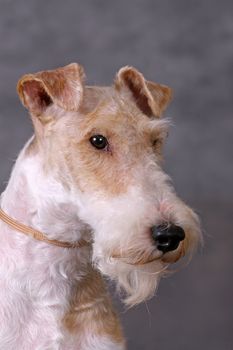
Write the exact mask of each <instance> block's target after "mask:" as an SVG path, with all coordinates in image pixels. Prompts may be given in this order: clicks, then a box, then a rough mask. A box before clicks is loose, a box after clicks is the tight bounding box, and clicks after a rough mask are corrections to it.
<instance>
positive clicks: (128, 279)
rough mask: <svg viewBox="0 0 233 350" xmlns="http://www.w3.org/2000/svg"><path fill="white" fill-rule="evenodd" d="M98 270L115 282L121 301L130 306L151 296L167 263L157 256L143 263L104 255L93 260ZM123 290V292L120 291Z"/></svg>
mask: <svg viewBox="0 0 233 350" xmlns="http://www.w3.org/2000/svg"><path fill="white" fill-rule="evenodd" d="M95 264H96V267H97V268H98V269H99V270H100V272H101V273H102V274H103V275H105V276H107V277H109V278H110V279H111V280H113V281H114V282H115V283H116V286H117V290H118V292H120V295H122V294H123V298H122V299H123V302H124V303H125V305H126V306H128V307H132V306H134V305H136V304H139V303H141V302H143V301H146V300H148V299H150V298H152V297H153V295H154V294H155V291H156V289H157V286H158V283H159V280H160V277H161V276H162V275H163V273H165V271H166V268H167V265H166V264H164V263H163V262H162V261H161V260H160V259H159V258H156V259H154V260H153V261H151V262H148V263H143V264H134V263H133V262H131V263H129V262H124V261H122V259H117V258H112V257H109V258H108V259H107V258H106V256H105V257H104V258H99V259H96V260H95ZM122 292H123V293H122Z"/></svg>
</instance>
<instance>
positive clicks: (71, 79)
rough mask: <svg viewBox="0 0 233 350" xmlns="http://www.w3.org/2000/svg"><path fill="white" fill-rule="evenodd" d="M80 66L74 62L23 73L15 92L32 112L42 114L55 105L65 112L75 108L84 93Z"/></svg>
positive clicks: (76, 108)
mask: <svg viewBox="0 0 233 350" xmlns="http://www.w3.org/2000/svg"><path fill="white" fill-rule="evenodd" d="M83 80H84V71H83V68H82V67H81V66H80V65H78V64H77V63H71V64H69V65H67V66H65V67H61V68H57V69H54V70H48V71H42V72H39V73H36V74H26V75H24V76H23V77H22V78H21V79H20V80H19V82H18V85H17V91H18V94H19V97H20V99H21V101H22V103H23V105H24V106H25V107H26V108H27V109H28V110H29V111H30V112H31V113H32V114H34V115H41V114H42V113H43V112H44V111H45V109H46V108H47V107H48V106H49V105H51V104H55V105H57V106H59V107H61V108H63V109H65V110H67V111H77V110H78V108H79V106H80V103H81V101H82V96H83Z"/></svg>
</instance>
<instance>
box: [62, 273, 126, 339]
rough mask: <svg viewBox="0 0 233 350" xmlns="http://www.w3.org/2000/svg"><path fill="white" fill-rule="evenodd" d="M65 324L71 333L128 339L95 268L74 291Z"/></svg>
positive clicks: (64, 320)
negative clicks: (124, 335) (125, 337)
mask: <svg viewBox="0 0 233 350" xmlns="http://www.w3.org/2000/svg"><path fill="white" fill-rule="evenodd" d="M63 324H64V326H65V328H66V330H67V331H68V332H70V333H77V334H80V333H81V334H82V333H83V332H90V334H93V335H97V336H107V337H109V338H111V339H112V340H113V341H115V342H117V343H123V342H124V340H123V335H122V329H121V326H120V323H119V319H118V317H117V315H116V313H115V311H114V310H113V306H112V303H111V301H110V298H109V296H108V294H107V292H106V287H105V283H104V281H103V278H102V277H101V276H100V274H99V273H98V272H97V271H95V270H93V269H90V271H89V272H88V274H87V276H85V277H84V278H83V280H82V281H81V282H79V284H78V287H77V289H76V290H74V292H73V295H72V298H71V301H70V307H69V310H68V312H67V314H66V315H65V317H64V319H63Z"/></svg>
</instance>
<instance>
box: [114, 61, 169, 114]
mask: <svg viewBox="0 0 233 350" xmlns="http://www.w3.org/2000/svg"><path fill="white" fill-rule="evenodd" d="M115 87H116V89H117V90H125V91H126V90H127V91H130V92H131V95H132V97H133V99H134V101H135V103H136V105H137V106H138V108H139V109H140V110H141V111H142V112H143V113H144V114H146V115H147V116H148V117H153V116H155V117H160V116H161V114H162V112H163V111H164V110H165V108H166V107H167V105H168V104H169V102H170V101H171V98H172V90H171V89H170V88H169V87H168V86H166V85H161V84H157V83H153V82H151V81H147V80H145V78H144V76H143V75H142V74H141V73H140V72H139V71H138V70H136V69H135V68H133V67H128V66H126V67H123V68H121V69H120V70H119V72H118V73H117V75H116V80H115Z"/></svg>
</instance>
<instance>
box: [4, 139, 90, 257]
mask: <svg viewBox="0 0 233 350" xmlns="http://www.w3.org/2000/svg"><path fill="white" fill-rule="evenodd" d="M31 141H32V140H30V141H29V142H28V143H27V144H26V146H25V147H24V149H23V150H22V151H21V153H20V155H19V157H18V159H17V161H16V164H15V167H14V169H13V172H12V174H11V177H10V180H9V183H8V186H7V188H6V190H5V192H4V193H3V194H2V196H1V208H2V209H3V210H4V211H5V213H7V214H8V215H9V216H11V217H12V218H14V219H15V220H17V221H18V222H20V223H22V224H24V225H27V226H30V227H32V228H34V229H36V230H39V231H41V232H43V233H44V234H45V235H46V237H47V238H48V239H52V240H59V241H66V242H71V243H73V242H77V241H79V240H81V239H87V240H89V239H90V229H89V228H88V227H87V225H85V224H84V223H83V222H82V221H81V220H80V219H79V217H78V210H77V205H75V204H74V203H72V201H71V200H70V196H69V193H68V192H67V191H66V190H65V189H64V188H63V186H62V185H61V184H59V183H58V182H57V181H55V180H54V179H53V178H51V176H48V175H45V174H44V171H43V159H42V158H41V155H39V154H33V155H30V154H29V152H28V147H29V146H30V143H31ZM0 227H1V232H6V235H7V236H8V237H7V239H8V240H10V241H14V247H15V248H16V247H17V242H19V241H20V247H21V249H22V248H23V247H22V244H23V242H24V243H25V245H26V246H28V245H32V246H33V245H34V246H37V247H40V246H41V247H42V246H43V245H45V244H46V243H42V242H37V241H35V239H33V238H31V237H28V236H24V235H23V234H22V233H19V232H17V230H14V229H12V228H11V227H9V226H7V224H5V223H3V222H0ZM14 231H15V232H14ZM6 235H5V236H6ZM5 238H6V237H5ZM46 249H47V250H51V251H53V250H54V247H52V246H51V247H46ZM55 249H58V250H59V248H56V247H55ZM60 249H62V248H60ZM77 249H79V248H77ZM80 249H83V248H80ZM84 250H86V249H84ZM89 250H90V249H89Z"/></svg>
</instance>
